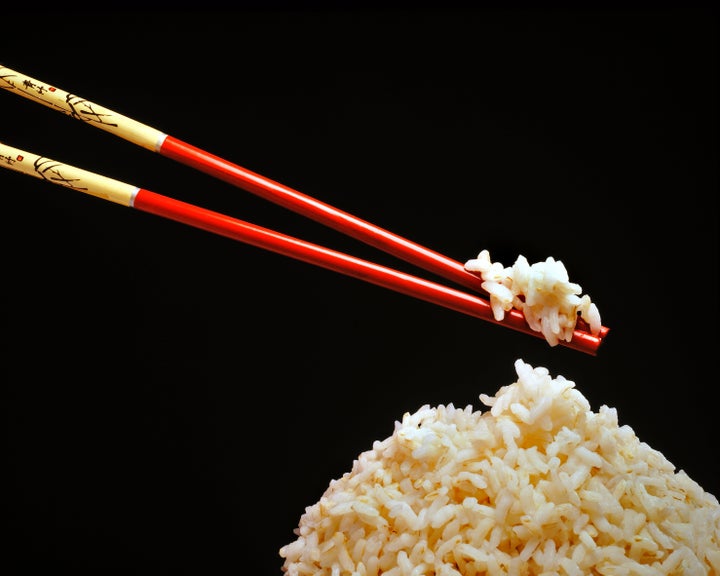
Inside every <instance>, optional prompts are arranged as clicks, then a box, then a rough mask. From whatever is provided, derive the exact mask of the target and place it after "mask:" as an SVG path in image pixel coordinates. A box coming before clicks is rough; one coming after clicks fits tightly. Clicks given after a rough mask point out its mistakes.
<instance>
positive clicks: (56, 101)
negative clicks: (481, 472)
mask: <svg viewBox="0 0 720 576" xmlns="http://www.w3.org/2000/svg"><path fill="white" fill-rule="evenodd" d="M0 86H2V87H3V88H5V89H6V90H9V91H11V92H13V93H15V94H18V95H20V96H23V97H25V98H28V99H30V100H32V101H35V102H38V103H41V104H43V105H45V106H48V107H50V108H52V109H54V110H57V111H60V112H63V113H65V114H67V115H69V116H71V117H73V118H76V119H79V120H82V121H84V122H87V123H90V124H92V125H93V126H95V127H97V128H100V129H102V130H105V131H107V132H110V133H112V134H115V135H116V136H119V137H121V138H123V139H125V140H128V141H130V142H132V143H134V144H136V145H138V146H141V147H143V148H146V149H148V150H151V151H154V152H158V153H160V154H161V155H163V156H166V157H169V158H172V159H174V160H176V161H178V162H180V163H182V164H185V165H188V166H190V167H193V168H195V169H197V170H199V171H202V172H205V173H207V174H210V175H211V176H214V177H216V178H219V179H221V180H223V181H226V182H228V183H230V184H233V185H235V186H238V187H240V188H242V189H245V190H247V191H249V192H252V193H254V194H257V195H258V196H260V197H262V198H265V199H267V200H270V201H272V202H275V203H276V204H279V205H281V206H284V207H286V208H289V209H291V210H293V211H295V212H297V213H299V214H302V215H305V216H307V217H309V218H311V219H313V220H316V221H318V222H320V223H323V224H325V225H327V226H329V227H331V228H334V229H336V230H339V231H341V232H343V233H346V234H348V235H349V236H351V237H354V238H356V239H359V240H361V241H364V242H366V243H367V244H369V245H371V246H374V247H376V248H379V249H381V250H384V251H385V252H388V253H390V254H392V255H394V256H397V257H399V258H401V259H403V260H405V261H407V262H410V263H412V264H415V265H417V266H419V267H421V268H423V269H425V270H427V271H430V272H433V273H435V274H438V275H439V276H441V277H444V278H446V279H448V280H451V281H454V282H456V283H458V284H460V285H462V286H465V287H468V288H471V289H473V290H478V291H482V292H484V290H483V289H482V287H481V284H482V279H481V278H479V277H478V276H476V275H474V274H472V273H470V272H468V271H466V270H465V269H464V267H463V265H462V264H461V263H459V262H457V261H455V260H452V259H450V258H447V257H446V256H443V255H442V254H439V253H437V252H434V251H432V250H430V249H428V248H425V247H423V246H420V245H419V244H416V243H414V242H411V241H410V240H407V239H405V238H403V237H401V236H398V235H396V234H393V233H391V232H389V231H387V230H384V229H382V228H379V227H377V226H375V225H373V224H371V223H369V222H366V221H364V220H361V219H359V218H356V217H355V216H353V215H351V214H348V213H347V212H343V211H341V210H338V209H337V208H334V207H332V206H330V205H329V204H326V203H324V202H321V201H319V200H317V199H315V198H312V197H310V196H308V195H305V194H302V193H300V192H298V191H296V190H293V189H292V188H289V187H287V186H284V185H282V184H279V183H277V182H274V181H272V180H269V179H267V178H265V177H263V176H261V175H259V174H256V173H254V172H251V171H249V170H246V169H244V168H242V167H240V166H237V165H236V164H233V163H231V162H229V161H227V160H224V159H222V158H220V157H218V156H215V155H213V154H210V153H208V152H206V151H204V150H202V149H200V148H197V147H195V146H192V145H191V144H188V143H185V142H183V141H181V140H179V139H177V138H174V137H172V136H169V135H167V134H165V133H163V132H161V131H159V130H157V129H155V128H152V127H150V126H147V125H145V124H142V123H140V122H138V121H136V120H134V119H132V118H128V117H126V116H123V115H121V114H118V113H116V112H114V111H112V110H109V109H107V108H105V107H103V106H100V105H97V104H95V103H93V102H90V101H89V100H86V99H84V98H81V97H79V96H75V95H72V94H70V93H68V92H65V91H64V90H61V89H59V88H57V87H55V86H52V85H49V84H46V83H44V82H41V81H39V80H36V79H34V78H31V77H29V76H26V75H24V74H21V73H19V72H16V71H14V70H11V69H9V68H7V67H5V66H2V65H0ZM0 147H2V149H0V151H1V152H2V154H1V155H0V161H1V162H2V165H3V166H4V167H7V168H11V169H15V170H17V171H20V172H24V173H26V174H29V175H32V176H36V177H40V178H44V179H46V180H48V181H50V182H53V183H55V184H60V185H62V186H65V187H69V188H73V189H75V190H79V191H81V192H86V193H89V194H91V195H95V196H98V197H101V198H105V199H107V200H110V201H113V202H116V203H119V204H122V205H125V206H129V207H133V208H137V209H140V210H143V211H145V212H150V213H153V214H156V215H159V216H163V217H166V218H170V219H172V220H176V221H179V222H182V223H185V224H188V225H191V226H195V227H198V228H202V229H204V230H207V231H210V232H213V233H216V234H220V235H223V236H227V237H230V238H233V239H235V240H239V241H242V242H246V243H248V244H252V245H255V246H258V247H261V248H265V249H267V250H270V251H274V252H278V253H281V254H284V255H286V256H290V257H293V258H297V259H300V260H303V261H305V262H308V263H312V264H315V265H317V266H321V267H325V268H330V269H333V270H335V271H337V272H341V273H344V274H347V275H350V276H353V277H356V278H359V279H362V280H365V281H368V282H370V283H374V284H378V285H381V286H384V287H386V288H390V289H393V290H396V291H399V292H401V293H404V294H407V295H411V296H414V297H416V298H420V299H423V300H427V301H430V302H433V303H435V304H439V305H441V306H445V307H448V308H451V309H454V310H456V311H459V312H463V313H465V314H469V315H471V316H475V317H478V318H482V319H485V320H488V321H491V322H493V323H496V324H502V325H505V326H507V327H510V328H513V329H515V330H519V331H522V332H525V333H527V334H531V335H534V336H537V337H542V335H541V334H540V333H538V332H536V331H534V330H532V329H531V328H529V326H528V325H527V322H526V321H525V319H524V317H523V315H522V313H520V312H519V311H516V310H512V311H510V312H509V313H508V314H507V315H506V317H505V319H503V320H502V321H496V320H495V319H494V317H493V315H492V311H491V308H490V305H489V303H488V302H487V301H486V300H484V299H482V298H479V297H476V296H472V295H470V294H466V293H464V292H461V291H459V290H454V289H452V288H448V287H446V286H442V285H440V284H437V283H434V282H429V281H427V280H423V279H420V278H417V277H415V276H412V275H409V274H405V273H401V272H399V271H396V270H392V269H390V268H387V267H384V266H379V265H376V264H373V263H371V262H368V261H365V260H361V259H358V258H354V257H352V256H348V255H347V254H342V253H340V252H336V251H334V250H330V249H327V248H324V247H321V246H318V245H314V244H311V243H308V242H304V241H302V240H299V239H297V238H292V237H290V236H286V235H284V234H280V233H278V232H275V231H272V230H269V229H267V228H262V227H259V226H255V225H253V224H250V223H248V222H244V221H242V220H238V219H235V218H232V217H230V216H227V215H223V214H219V213H217V212H212V211H210V210H206V209H203V208H200V207H198V206H194V205H191V204H188V203H184V202H180V201H177V200H174V199H172V198H169V197H167V196H162V195H159V194H156V193H154V192H151V191H149V190H146V189H142V188H138V187H135V186H132V185H129V184H125V183H122V182H119V181H117V180H113V179H109V178H106V177H104V176H101V175H99V174H94V173H92V172H88V171H86V170H83V169H80V168H76V167H73V166H69V165H66V164H62V163H60V162H57V161H55V160H51V159H48V158H43V157H41V156H37V155H35V154H32V153H30V152H25V151H23V150H19V149H16V148H12V147H9V146H5V145H2V144H0ZM607 332H608V329H607V328H605V327H603V328H602V330H601V331H600V334H599V335H598V336H594V335H592V334H589V333H588V332H586V331H585V330H580V329H576V330H575V331H574V332H573V338H572V340H571V341H570V342H566V341H561V344H562V345H564V346H568V347H571V348H574V349H577V350H580V351H584V352H587V353H589V354H592V355H595V354H597V350H598V348H599V346H600V344H601V343H602V341H603V338H604V337H605V335H606V334H607Z"/></svg>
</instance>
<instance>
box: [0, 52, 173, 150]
mask: <svg viewBox="0 0 720 576" xmlns="http://www.w3.org/2000/svg"><path fill="white" fill-rule="evenodd" d="M0 88H4V89H5V90H10V91H12V92H15V93H16V94H18V95H20V96H23V97H25V98H27V99H28V100H33V101H34V102H38V103H40V104H43V105H45V106H48V107H49V108H52V109H54V110H57V111H59V112H62V113H64V114H67V115H68V116H72V117H73V118H75V119H77V120H81V121H83V122H88V123H90V124H93V125H94V126H96V127H97V128H100V129H101V130H105V131H106V132H111V133H113V134H115V135H116V136H119V137H120V138H124V139H125V140H129V141H130V142H133V143H134V144H137V145H138V146H142V147H143V148H147V149H148V150H152V151H153V152H157V151H158V150H159V149H160V146H162V143H163V142H164V140H165V138H166V134H164V133H163V132H160V131H159V130H157V129H155V128H152V127H150V126H147V125H146V124H143V123H142V122H138V121H137V120H133V119H132V118H128V117H127V116H123V115H122V114H118V113H117V112H114V111H113V110H110V109H108V108H105V107H104V106H100V105H99V104H95V103H94V102H91V101H90V100H87V99H86V98H82V97H80V96H75V95H74V94H70V93H69V92H65V91H64V90H61V89H60V88H57V87H56V86H52V85H51V84H46V83H45V82H43V81H41V80H37V79H35V78H31V77H30V76H27V75H26V74H22V73H21V72H17V71H15V70H12V69H10V68H7V67H6V66H3V65H2V64H0Z"/></svg>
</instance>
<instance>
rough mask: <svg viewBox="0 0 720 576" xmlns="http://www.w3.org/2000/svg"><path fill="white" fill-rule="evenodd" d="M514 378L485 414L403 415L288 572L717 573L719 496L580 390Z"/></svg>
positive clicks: (307, 516) (309, 530)
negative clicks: (594, 408)
mask: <svg viewBox="0 0 720 576" xmlns="http://www.w3.org/2000/svg"><path fill="white" fill-rule="evenodd" d="M515 369H516V372H517V375H518V379H517V381H516V382H514V383H513V384H511V385H509V386H504V387H502V388H500V390H498V392H497V393H496V394H495V396H492V397H489V396H486V395H484V394H482V395H480V400H481V401H482V402H483V404H485V405H486V406H488V407H489V408H490V409H489V411H486V412H484V413H482V412H481V411H473V409H472V406H467V407H466V408H465V409H459V408H455V407H453V405H452V404H449V405H447V406H443V405H440V406H438V407H436V408H432V407H430V406H428V405H426V406H423V407H421V408H420V409H419V410H418V411H417V412H415V413H414V414H410V413H406V414H405V415H404V416H403V419H402V422H396V423H395V430H394V432H393V434H392V436H390V437H389V438H386V439H385V440H383V441H376V442H375V443H374V444H373V447H372V450H369V451H367V452H363V453H362V454H360V456H359V457H358V458H357V460H355V461H354V463H353V467H352V470H351V471H350V472H348V473H345V474H344V475H343V476H342V478H340V479H339V480H333V481H331V482H330V485H329V487H328V489H327V490H326V491H325V493H324V494H323V495H322V497H321V499H320V501H319V502H317V503H316V504H314V505H312V506H309V507H308V508H306V510H305V513H304V514H303V515H302V516H301V518H300V524H299V527H298V528H297V529H296V531H295V532H296V535H297V539H296V540H295V541H294V542H292V543H290V544H288V545H286V546H284V547H282V548H281V549H280V556H281V557H282V558H284V564H283V566H282V571H283V572H284V573H286V574H288V575H289V576H302V575H310V574H313V575H317V576H319V575H329V576H341V575H354V576H370V575H383V576H401V575H402V576H411V575H412V576H420V575H435V576H458V575H463V576H474V575H485V574H488V575H491V574H517V575H521V576H523V575H524V576H533V575H537V576H540V575H542V576H550V575H558V576H564V575H568V576H583V575H588V574H590V575H593V574H594V575H613V576H616V575H618V576H619V575H628V576H630V575H661V574H667V575H677V576H681V575H684V576H694V575H709V576H720V504H719V503H718V500H717V498H716V497H715V496H714V495H712V494H710V493H708V492H705V491H704V490H703V489H702V488H701V487H700V486H699V485H698V484H697V483H696V482H695V481H693V480H692V479H691V478H690V477H689V476H688V475H687V474H686V473H685V472H684V471H682V470H676V469H675V467H674V466H673V464H671V463H670V462H669V461H668V460H667V459H666V458H665V457H664V456H663V454H661V453H660V452H658V451H657V450H654V449H653V448H651V447H650V446H649V445H647V444H646V443H644V442H641V441H640V440H639V439H638V438H637V437H636V435H635V433H634V432H633V430H632V429H631V428H630V427H629V426H627V425H623V426H620V425H619V424H618V418H617V412H616V410H615V409H614V408H609V407H607V406H602V407H601V408H600V409H599V411H598V412H593V411H591V409H590V405H589V403H588V401H587V400H586V398H585V397H584V396H583V395H582V394H581V393H580V392H579V391H578V390H577V389H576V388H575V385H574V383H573V382H572V381H570V380H566V379H565V378H564V377H563V376H558V377H556V378H554V379H553V378H551V376H550V375H549V372H548V370H547V369H545V368H542V367H538V368H533V367H532V366H530V365H529V364H526V363H525V362H523V361H522V360H517V361H516V363H515Z"/></svg>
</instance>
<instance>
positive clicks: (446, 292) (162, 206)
mask: <svg viewBox="0 0 720 576" xmlns="http://www.w3.org/2000/svg"><path fill="white" fill-rule="evenodd" d="M133 207H134V208H136V209H138V210H142V211H144V212H149V213H151V214H155V215H158V216H162V217H164V218H168V219H171V220H175V221H177V222H181V223H183V224H187V225H190V226H194V227H196V228H200V229H202V230H206V231H208V232H212V233H214V234H218V235H220V236H225V237H227V238H232V239H233V240H238V241H240V242H244V243H246V244H250V245H253V246H257V247H259V248H264V249H265V250H270V251H272V252H276V253H279V254H283V255H285V256H289V257H291V258H294V259H296V260H301V261H303V262H307V263H309V264H314V265H315V266H320V267H323V268H328V269H330V270H334V271H336V272H340V273H342V274H345V275H347V276H352V277H354V278H358V279H360V280H364V281H365V282H370V283H372V284H376V285H379V286H382V287H384V288H388V289H390V290H394V291H396V292H400V293H402V294H406V295H408V296H413V297H415V298H419V299H420V300H425V301H427V302H431V303H433V304H438V305H440V306H443V307H445V308H449V309H451V310H455V311H457V312H461V313H463V314H468V315H470V316H474V317H476V318H481V319H483V320H487V321H489V322H493V323H495V324H499V325H501V326H505V327H507V328H511V329H513V330H519V331H521V332H525V333H526V334H530V335H532V336H535V337H539V338H543V336H542V334H541V333H539V332H535V331H534V330H532V329H531V328H530V327H529V326H528V324H527V322H526V321H525V318H524V317H523V315H522V314H521V313H520V312H518V311H516V310H513V311H511V312H509V313H507V314H506V316H505V319H504V320H503V321H501V322H498V321H497V320H495V318H494V317H493V314H492V309H491V308H490V304H489V302H487V301H486V300H484V299H482V298H479V297H477V296H474V295H471V294H467V293H465V292H461V291H459V290H455V289H453V288H449V287H447V286H443V285H441V284H437V283H434V282H430V281H428V280H423V279H422V278H418V277H416V276H412V275H410V274H405V273H403V272H400V271H397V270H393V269H391V268H386V267H384V266H380V265H378V264H373V263H372V262H368V261H366V260H362V259H360V258H355V257H353V256H349V255H347V254H343V253H342V252H336V251H334V250H330V249H329V248H325V247H322V246H318V245H316V244H312V243H310V242H305V241H303V240H299V239H297V238H293V237H291V236H287V235H284V234H281V233H279V232H275V231H273V230H269V229H267V228H263V227H260V226H256V225H254V224H250V223H248V222H245V221H243V220H238V219H237V218H233V217H231V216H227V215H225V214H220V213H218V212H214V211H212V210H208V209H205V208H201V207H199V206H195V205H193V204H188V203H186V202H181V201H179V200H175V199H173V198H170V197H167V196H162V195H160V194H156V193H155V192H151V191H149V190H144V189H140V190H139V191H138V193H137V195H136V197H135V201H134V204H133ZM601 341H602V340H601V339H600V338H597V337H595V336H592V335H590V334H588V333H586V332H579V331H576V332H575V334H574V336H573V339H572V341H571V342H561V344H562V345H563V346H568V347H570V348H574V349H576V350H580V351H582V352H586V353H588V354H591V355H596V354H597V350H598V347H599V346H600V343H601Z"/></svg>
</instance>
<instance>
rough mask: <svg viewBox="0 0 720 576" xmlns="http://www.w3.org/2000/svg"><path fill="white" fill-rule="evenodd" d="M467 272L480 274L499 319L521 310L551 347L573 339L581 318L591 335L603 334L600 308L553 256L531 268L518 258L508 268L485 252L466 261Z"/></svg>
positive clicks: (530, 324)
mask: <svg viewBox="0 0 720 576" xmlns="http://www.w3.org/2000/svg"><path fill="white" fill-rule="evenodd" d="M465 270H467V271H468V272H473V273H475V274H480V276H481V278H482V279H483V283H482V287H483V289H484V290H486V291H487V293H488V294H489V295H490V306H491V307H492V311H493V316H494V317H495V319H496V320H498V321H500V320H502V319H503V318H504V317H505V312H508V311H509V310H512V309H513V308H514V309H516V310H520V311H521V312H522V313H523V315H524V316H525V319H526V320H527V323H528V325H529V326H530V328H532V329H533V330H535V331H536V332H541V333H542V334H543V336H544V337H545V339H546V340H547V341H548V342H549V343H550V345H551V346H556V345H557V344H558V343H559V342H560V341H561V340H562V341H565V342H570V340H572V336H573V331H574V330H575V327H576V325H577V320H578V318H582V319H583V320H584V321H585V322H586V323H587V325H588V326H589V331H590V333H591V334H593V335H595V336H597V335H598V334H599V333H600V329H601V328H602V323H601V320H600V312H599V310H598V308H597V306H596V305H595V304H594V303H593V302H592V301H591V300H590V297H589V296H588V295H587V294H584V295H581V294H582V288H581V287H580V285H579V284H575V283H573V282H570V279H569V276H568V272H567V270H566V269H565V265H564V264H563V263H562V262H561V261H560V260H555V259H554V258H553V257H552V256H551V257H549V258H547V259H546V260H545V262H537V263H535V264H532V265H531V264H530V263H529V262H528V261H527V258H525V257H524V256H518V258H517V260H516V261H515V264H513V265H512V266H509V267H507V268H506V267H504V266H503V265H502V264H501V263H500V262H493V261H492V260H491V259H490V252H489V251H488V250H483V251H481V252H480V254H478V256H477V258H473V259H472V260H468V261H467V262H465Z"/></svg>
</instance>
